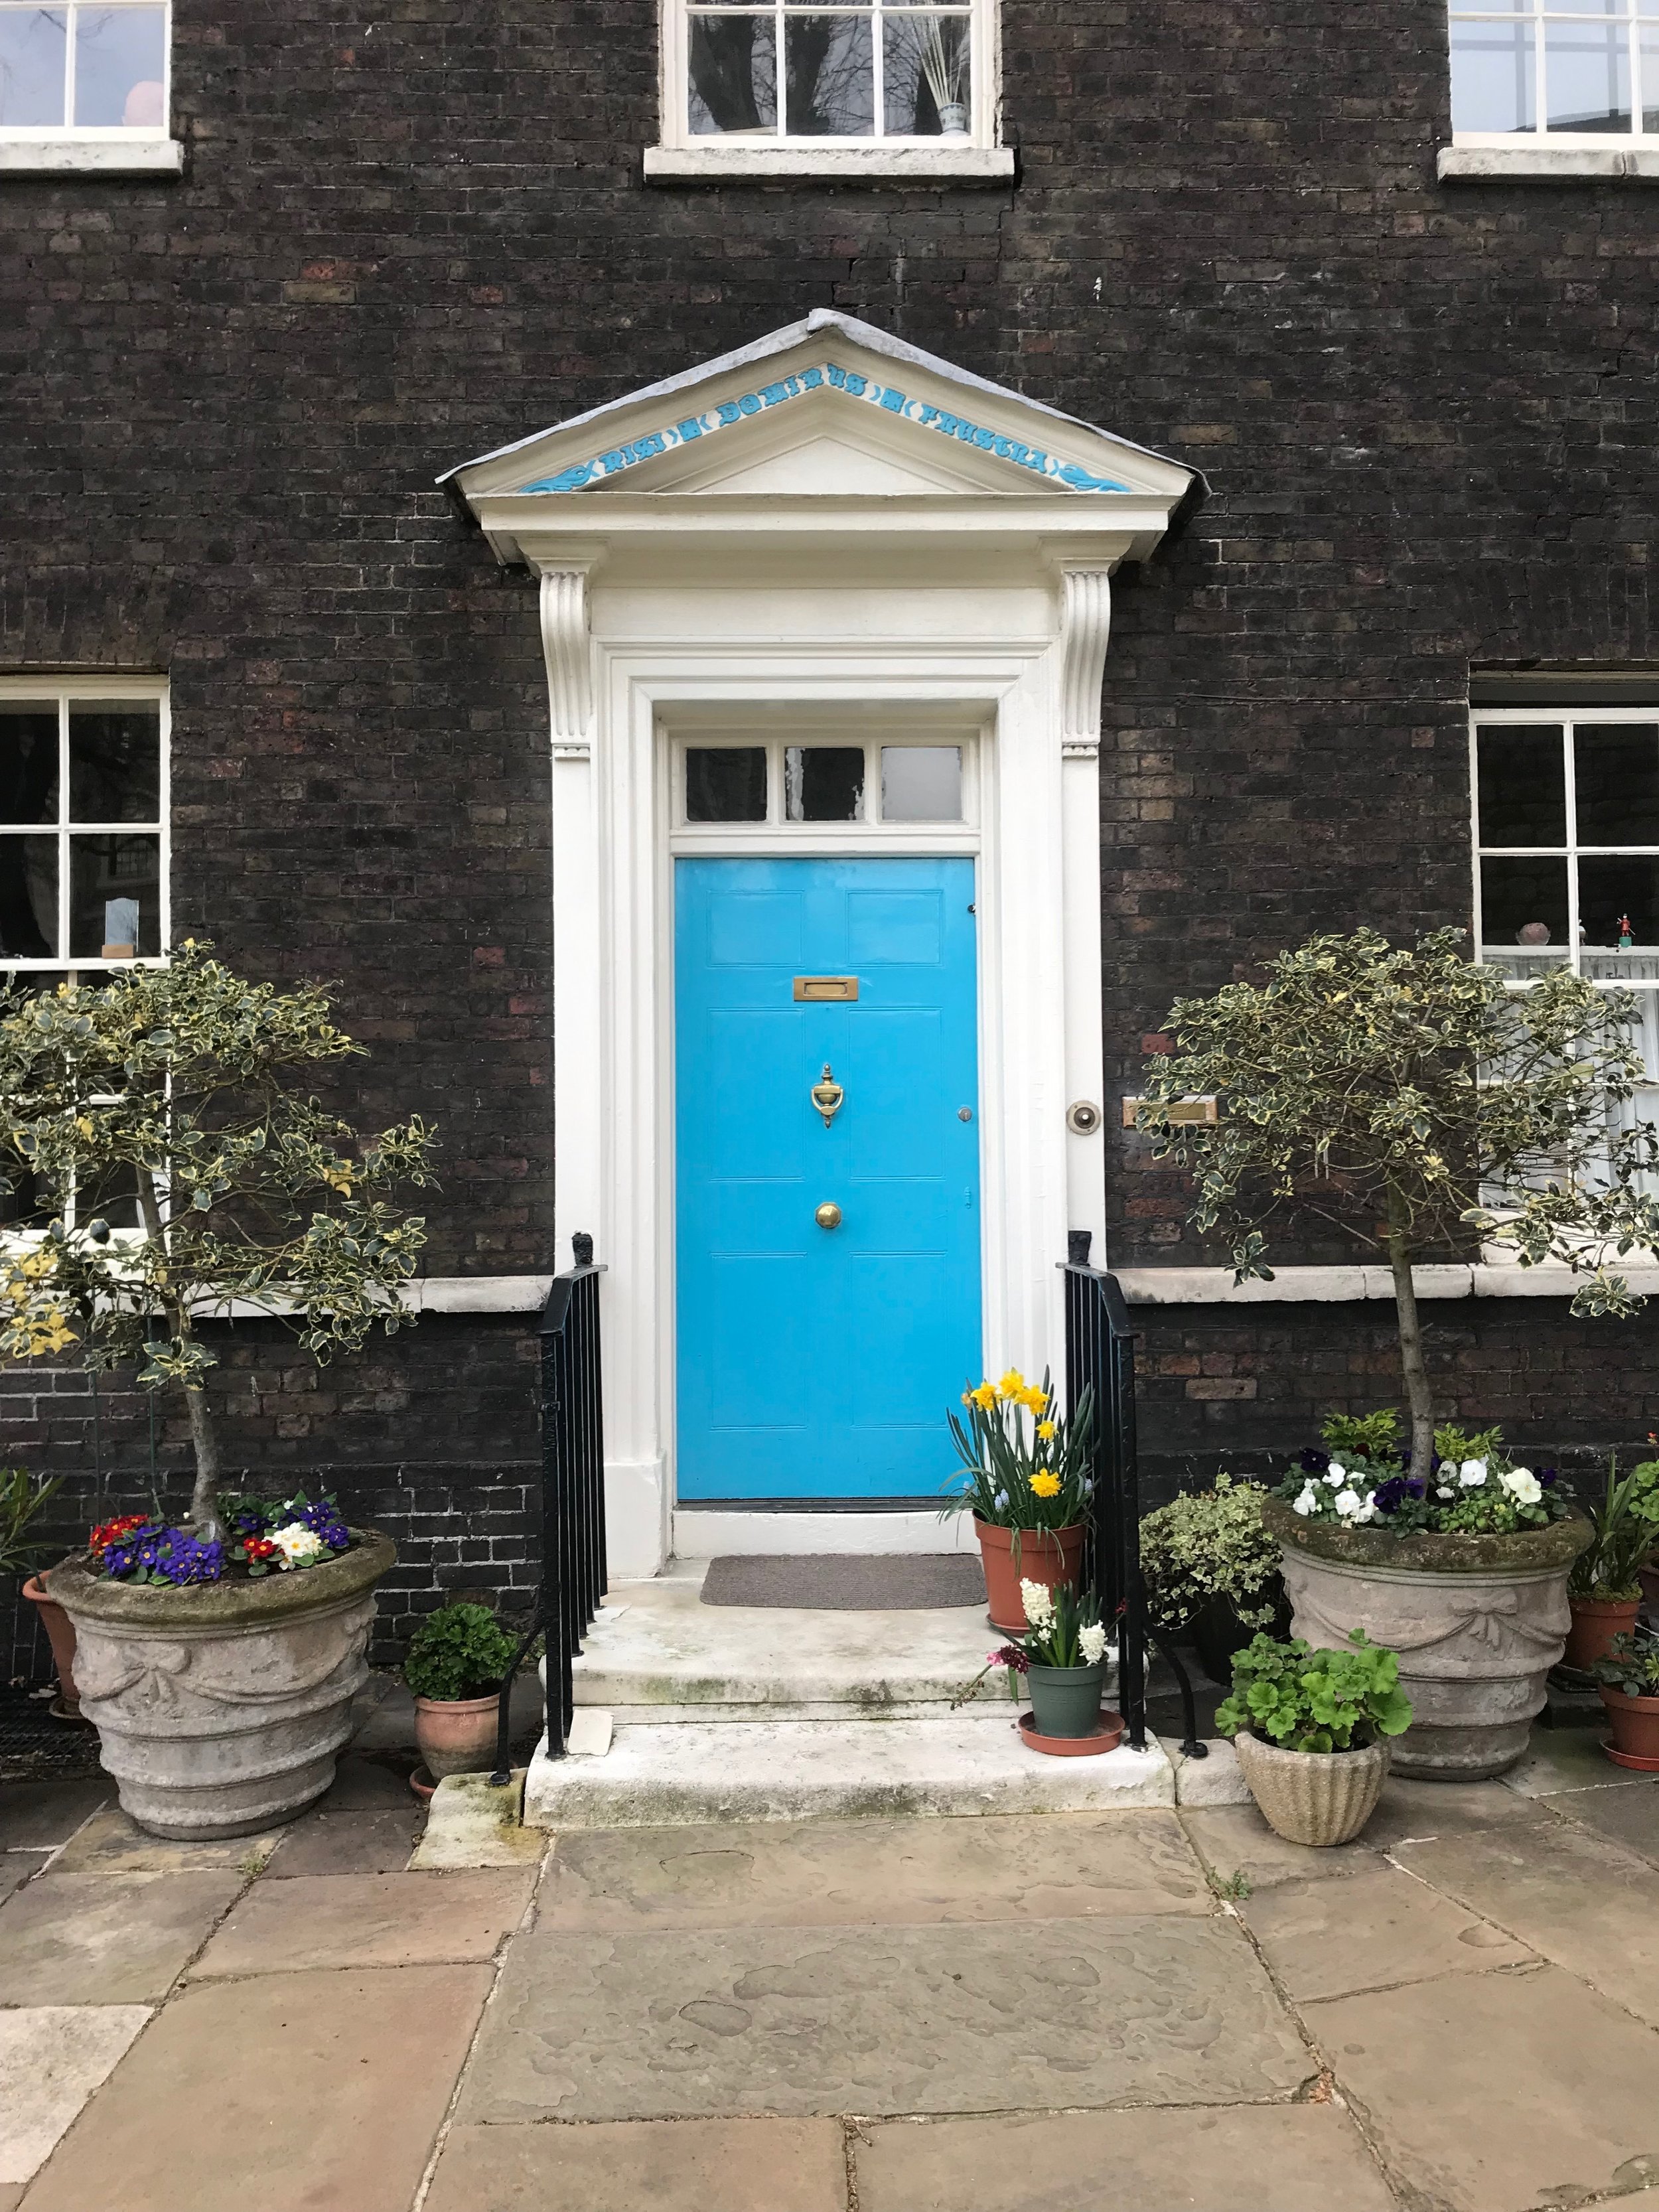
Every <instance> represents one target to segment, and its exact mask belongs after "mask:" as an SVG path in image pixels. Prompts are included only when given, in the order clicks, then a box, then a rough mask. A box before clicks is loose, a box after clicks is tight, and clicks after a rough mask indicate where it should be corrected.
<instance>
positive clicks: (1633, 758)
mask: <svg viewBox="0 0 1659 2212" xmlns="http://www.w3.org/2000/svg"><path fill="white" fill-rule="evenodd" d="M1572 750H1573V766H1574V781H1575V783H1576V785H1577V793H1578V842H1579V843H1580V844H1581V845H1659V722H1580V723H1579V724H1578V725H1577V728H1576V729H1575V730H1574V732H1573V735H1572Z"/></svg>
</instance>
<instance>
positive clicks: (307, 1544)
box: [270, 1521, 327, 1567]
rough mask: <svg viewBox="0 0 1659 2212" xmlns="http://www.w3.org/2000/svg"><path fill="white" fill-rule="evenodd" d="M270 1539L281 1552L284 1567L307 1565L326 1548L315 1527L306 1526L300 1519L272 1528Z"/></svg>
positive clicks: (317, 1557)
mask: <svg viewBox="0 0 1659 2212" xmlns="http://www.w3.org/2000/svg"><path fill="white" fill-rule="evenodd" d="M270 1541H271V1542H272V1543H273V1544H275V1546H276V1548H277V1550H278V1551H279V1552H280V1553H282V1555H283V1565H284V1566H285V1567H308V1566H309V1565H311V1563H312V1561H313V1559H321V1558H322V1556H323V1553H324V1552H325V1549H326V1548H327V1547H326V1546H325V1544H324V1542H323V1540H322V1538H321V1537H320V1536H319V1535H318V1534H317V1533H316V1531H315V1529H313V1528H307V1527H306V1525H305V1523H304V1522H302V1521H290V1522H289V1524H288V1526H287V1528H273V1529H272V1530H271V1532H270Z"/></svg>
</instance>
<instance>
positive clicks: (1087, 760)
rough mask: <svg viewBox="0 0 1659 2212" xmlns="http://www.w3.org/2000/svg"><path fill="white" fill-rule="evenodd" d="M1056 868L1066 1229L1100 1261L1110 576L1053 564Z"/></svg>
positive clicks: (1102, 1238)
mask: <svg viewBox="0 0 1659 2212" xmlns="http://www.w3.org/2000/svg"><path fill="white" fill-rule="evenodd" d="M1060 590H1061V605H1062V626H1061V635H1060V650H1061V675H1060V773H1061V793H1060V837H1061V851H1060V869H1061V873H1062V876H1063V878H1064V883H1065V901H1066V1106H1067V1109H1070V1108H1071V1107H1073V1106H1079V1105H1082V1106H1092V1107H1094V1108H1095V1109H1097V1120H1096V1122H1095V1126H1094V1127H1093V1128H1092V1130H1091V1131H1089V1132H1088V1133H1082V1132H1079V1131H1077V1130H1073V1129H1071V1128H1068V1129H1067V1132H1066V1227H1067V1228H1068V1229H1087V1230H1089V1231H1091V1232H1092V1235H1093V1238H1094V1242H1093V1244H1092V1246H1091V1258H1092V1259H1093V1261H1094V1263H1095V1265H1096V1266H1097V1267H1104V1266H1105V1265H1106V1182H1105V1165H1104V1163H1105V1148H1106V1137H1105V1127H1104V1120H1103V1109H1104V1103H1105V1102H1104V1097H1103V1092H1104V1090H1105V1056H1104V1050H1103V1036H1102V1013H1103V1009H1102V980H1103V979H1102V973H1101V957H1100V933H1101V920H1100V693H1101V683H1102V679H1103V676H1104V673H1105V668H1106V644H1107V639H1108V635H1109V631H1110V629H1111V618H1112V587H1111V577H1110V574H1109V571H1108V570H1107V569H1105V568H1100V567H1098V566H1096V567H1089V568H1085V567H1082V566H1078V567H1073V566H1072V565H1071V564H1069V563H1065V564H1062V566H1061V569H1060Z"/></svg>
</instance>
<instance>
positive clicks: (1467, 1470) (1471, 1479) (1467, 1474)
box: [1457, 1459, 1486, 1490]
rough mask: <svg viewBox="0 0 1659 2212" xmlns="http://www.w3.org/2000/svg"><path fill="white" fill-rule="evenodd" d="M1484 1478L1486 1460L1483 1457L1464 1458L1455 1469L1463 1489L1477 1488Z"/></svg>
mask: <svg viewBox="0 0 1659 2212" xmlns="http://www.w3.org/2000/svg"><path fill="white" fill-rule="evenodd" d="M1457 1480H1459V1481H1460V1482H1461V1483H1462V1486H1463V1487H1464V1489H1465V1490H1479V1489H1480V1486H1481V1484H1482V1483H1483V1482H1484V1481H1485V1480H1486V1461H1485V1460H1483V1459H1466V1460H1465V1461H1464V1462H1463V1464H1462V1467H1460V1468H1458V1470H1457Z"/></svg>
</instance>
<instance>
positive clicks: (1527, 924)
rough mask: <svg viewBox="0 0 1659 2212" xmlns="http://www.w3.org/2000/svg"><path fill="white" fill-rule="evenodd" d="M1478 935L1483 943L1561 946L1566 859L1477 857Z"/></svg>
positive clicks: (1564, 926)
mask: <svg viewBox="0 0 1659 2212" xmlns="http://www.w3.org/2000/svg"><path fill="white" fill-rule="evenodd" d="M1545 932H1547V934H1544V933H1545ZM1480 938H1481V942H1482V943H1483V944H1485V945H1565V943H1566V941H1567V864H1566V862H1565V860H1482V862H1481V863H1480Z"/></svg>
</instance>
